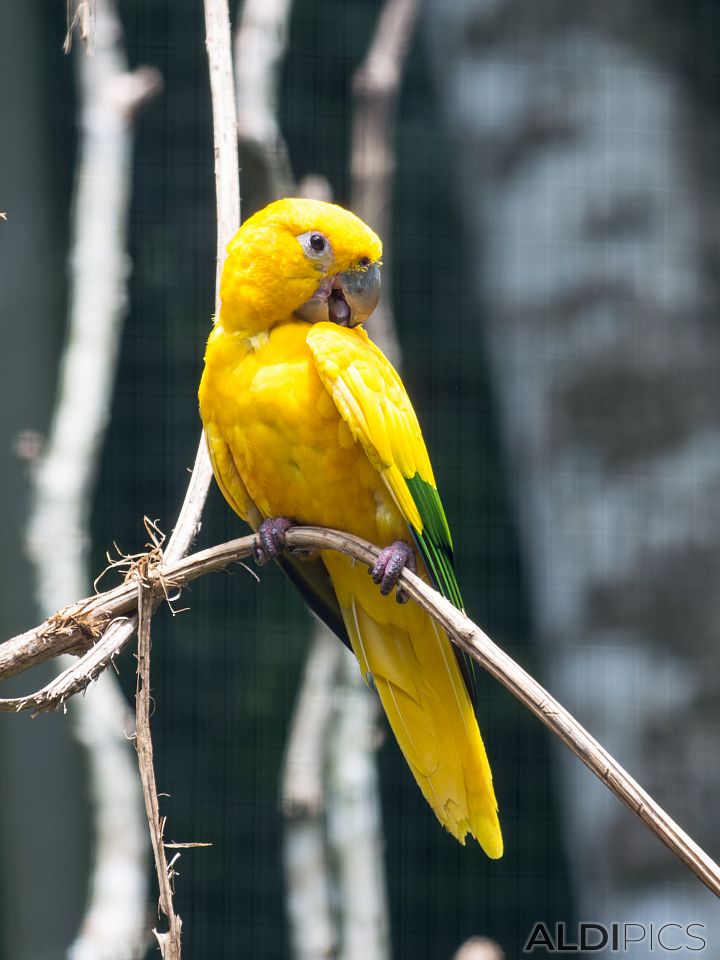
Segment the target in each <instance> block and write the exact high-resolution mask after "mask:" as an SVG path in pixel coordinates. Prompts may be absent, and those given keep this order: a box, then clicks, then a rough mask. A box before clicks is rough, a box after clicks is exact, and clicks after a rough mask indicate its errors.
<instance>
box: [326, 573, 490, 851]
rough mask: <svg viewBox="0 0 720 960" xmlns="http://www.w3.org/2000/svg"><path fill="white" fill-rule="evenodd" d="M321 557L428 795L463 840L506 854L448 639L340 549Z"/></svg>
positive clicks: (356, 646)
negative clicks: (384, 593) (387, 592)
mask: <svg viewBox="0 0 720 960" xmlns="http://www.w3.org/2000/svg"><path fill="white" fill-rule="evenodd" d="M323 560H324V561H325V564H326V566H327V567H328V570H329V572H330V575H331V577H332V580H333V584H334V586H335V591H336V593H337V596H338V600H339V602H340V607H341V609H342V611H343V618H344V620H345V625H346V627H347V630H348V633H349V635H350V640H351V643H352V646H353V650H354V652H355V655H356V657H357V659H358V662H359V664H360V669H361V670H362V672H363V675H364V676H366V677H367V675H368V674H372V679H373V681H374V684H375V687H376V689H377V691H378V694H379V696H380V700H381V702H382V705H383V708H384V710H385V713H386V714H387V718H388V720H389V722H390V726H391V727H392V730H393V733H394V734H395V737H396V739H397V742H398V744H399V746H400V749H401V750H402V752H403V754H404V756H405V759H406V760H407V762H408V765H409V766H410V769H411V770H412V772H413V776H414V777H415V779H416V780H417V782H418V785H419V787H420V789H421V790H422V792H423V795H424V796H425V799H426V800H427V801H428V803H429V804H430V806H431V807H432V808H433V810H434V811H435V813H436V815H437V817H438V819H439V820H440V822H441V823H442V824H443V826H444V827H445V828H446V829H447V830H449V831H450V833H452V834H453V836H454V837H456V838H457V839H458V840H459V841H460V842H461V843H464V842H465V836H466V834H467V833H470V834H472V835H473V836H474V837H475V838H476V839H477V841H478V843H479V844H480V846H481V847H482V848H483V850H484V851H485V853H486V854H487V855H488V856H489V857H492V858H493V859H497V858H498V857H501V856H502V852H503V842H502V835H501V833H500V825H499V823H498V817H497V803H496V800H495V793H494V791H493V785H492V774H491V772H490V765H489V763H488V759H487V755H486V753H485V748H484V746H483V742H482V738H481V736H480V731H479V729H478V725H477V720H476V719H475V714H474V711H473V708H472V704H471V703H470V698H469V696H468V693H467V690H466V688H465V684H464V681H463V679H462V675H461V673H460V669H459V667H458V664H457V660H456V659H455V656H454V653H453V650H452V645H451V643H450V640H449V639H448V638H447V636H446V635H445V634H444V632H443V631H442V630H440V629H439V628H438V627H437V626H436V624H435V623H434V621H433V620H432V619H431V618H430V617H429V616H428V615H427V614H426V613H425V612H424V611H423V610H421V609H420V608H419V607H417V606H416V605H415V604H412V603H410V604H407V605H405V606H399V605H398V604H397V603H396V602H395V599H394V597H382V596H381V594H380V592H379V590H378V588H377V587H376V586H375V585H374V584H373V582H372V580H371V579H370V578H369V577H368V575H367V572H366V571H365V570H364V568H361V567H354V566H353V565H352V563H351V562H350V561H349V560H348V559H347V558H345V557H342V556H340V555H338V554H325V555H323Z"/></svg>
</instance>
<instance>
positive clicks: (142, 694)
mask: <svg viewBox="0 0 720 960" xmlns="http://www.w3.org/2000/svg"><path fill="white" fill-rule="evenodd" d="M146 570H147V565H145V567H144V568H143V569H142V570H141V571H140V579H139V580H138V583H137V605H138V664H137V687H136V693H135V718H136V720H135V722H136V728H135V747H136V749H137V755H138V767H139V768H140V779H141V780H142V786H143V797H144V799H145V811H146V813H147V819H148V826H149V827H150V840H151V843H152V848H153V854H154V858H155V870H156V873H157V878H158V887H159V889H160V910H161V911H162V912H163V913H164V914H165V916H166V917H167V921H168V927H169V929H168V931H167V933H160V932H158V931H157V930H153V933H154V934H155V937H156V938H157V942H158V944H159V946H160V953H161V954H162V957H163V960H180V957H181V953H182V920H181V919H180V917H179V916H178V914H176V913H175V905H174V903H173V890H172V878H173V876H174V872H173V869H172V867H171V866H168V862H167V856H166V855H165V841H164V838H163V827H164V824H165V821H164V819H161V818H160V804H159V801H158V794H157V785H156V783H155V765H154V762H153V744H152V736H151V733H150V703H151V695H150V648H151V642H150V624H151V621H152V615H153V609H154V605H153V602H152V590H153V588H152V586H151V585H150V584H149V583H148V582H147V581H146V580H145V578H144V573H145V572H146Z"/></svg>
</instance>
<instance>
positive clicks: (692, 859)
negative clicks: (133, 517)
mask: <svg viewBox="0 0 720 960" xmlns="http://www.w3.org/2000/svg"><path fill="white" fill-rule="evenodd" d="M256 543H257V538H256V537H255V536H254V535H253V536H249V537H242V538H241V539H239V540H233V541H230V542H228V543H223V544H220V545H219V546H217V547H211V548H210V549H209V550H203V551H200V552H199V553H197V554H194V555H193V556H190V557H185V558H184V559H183V560H180V561H178V562H176V563H174V564H168V565H166V566H165V565H160V566H158V567H157V568H155V569H154V570H153V569H149V570H148V573H147V579H148V580H149V581H150V582H152V581H153V579H156V580H157V583H158V585H160V584H161V583H162V582H163V581H164V582H166V583H168V582H170V583H173V584H174V585H176V586H177V587H181V586H183V585H184V584H186V583H189V582H190V581H191V580H194V579H196V578H197V577H199V576H202V574H203V573H208V572H210V571H211V570H220V569H223V568H224V567H226V566H228V564H230V563H233V562H237V561H240V560H243V559H245V558H246V557H249V556H250V555H251V554H252V552H253V548H254V546H255V545H256ZM287 546H288V549H291V550H298V551H300V552H301V553H302V552H307V551H310V552H313V551H317V550H337V551H339V552H340V553H344V554H346V555H347V556H348V557H351V558H352V559H353V560H355V561H357V562H358V563H361V564H364V565H365V566H367V567H370V566H372V564H373V563H374V562H375V560H376V558H377V556H378V553H379V550H378V548H377V547H374V546H373V545H372V544H370V543H367V542H366V541H364V540H361V539H359V538H358V537H353V536H351V535H350V534H348V533H341V532H340V531H338V530H326V529H324V528H321V527H293V528H291V529H290V530H289V531H288V533H287ZM400 582H401V583H402V584H403V586H404V587H405V588H406V591H407V593H408V594H409V596H411V597H412V598H413V600H415V601H416V602H417V603H418V604H419V605H420V606H421V607H422V608H423V609H424V610H425V611H426V612H427V613H428V614H430V616H431V617H432V618H433V619H434V620H435V621H436V622H437V623H438V624H440V626H441V627H443V629H444V630H445V631H446V632H447V633H448V635H449V637H450V639H451V640H452V641H453V642H454V643H456V644H457V645H458V646H460V647H462V649H463V650H466V651H467V652H468V653H469V654H470V656H471V657H472V658H473V659H474V660H477V662H478V663H479V664H480V665H481V666H483V667H485V669H486V670H487V671H488V672H489V673H491V674H492V676H493V677H495V678H496V679H497V680H499V681H500V683H502V685H503V686H504V687H506V688H507V689H508V690H509V691H510V692H511V693H512V694H513V696H515V697H517V699H518V700H520V702H521V703H523V704H524V705H525V706H526V707H527V708H528V710H530V711H531V713H533V714H534V715H535V716H536V717H537V718H538V719H539V720H540V721H541V722H542V723H544V724H545V726H546V727H547V728H548V729H549V730H550V731H551V732H552V733H553V734H555V736H556V737H558V738H559V739H560V740H562V742H563V743H564V744H565V745H566V746H567V747H569V749H570V750H571V751H572V752H573V753H574V754H575V756H576V757H578V758H579V759H580V760H582V762H583V763H584V764H585V765H586V766H587V767H588V769H590V770H591V771H592V772H593V773H594V774H595V776H596V777H598V779H600V780H601V781H602V782H603V783H604V784H605V786H606V787H608V789H609V790H611V791H612V792H613V793H614V794H615V796H616V797H618V798H619V799H620V800H622V802H623V803H624V804H625V805H626V806H627V807H628V808H629V809H630V810H631V811H632V812H633V813H634V814H635V815H636V816H637V817H639V818H640V820H642V822H643V823H644V824H645V825H646V826H647V827H648V828H649V829H650V830H651V831H652V832H653V833H654V834H655V835H656V836H657V837H659V838H660V840H662V842H663V843H664V844H665V845H666V846H667V847H668V849H669V850H671V851H672V853H674V854H675V856H676V857H678V859H680V860H681V861H682V862H683V863H684V864H685V865H686V866H687V867H688V868H689V869H690V870H691V871H692V872H693V873H694V874H695V875H696V876H697V877H698V878H699V879H700V880H702V882H703V883H704V884H705V885H706V886H707V887H708V889H710V890H711V891H712V892H713V893H714V894H715V895H716V896H718V897H720V867H718V865H717V864H716V863H715V862H714V861H713V860H712V859H711V858H710V857H709V856H708V855H707V854H706V853H705V851H704V850H702V849H701V848H700V847H699V846H698V845H697V844H696V843H695V841H694V840H692V839H691V838H690V837H689V836H688V835H687V834H686V833H685V832H684V831H683V830H682V829H681V828H680V827H679V826H678V825H677V824H676V823H675V822H674V821H673V820H672V818H671V817H669V816H668V814H667V813H666V812H665V811H664V810H663V809H662V807H660V806H659V804H657V803H656V802H655V801H654V800H653V799H652V797H651V796H649V794H647V793H646V792H645V791H644V790H643V789H642V787H640V786H639V785H638V784H637V783H636V782H635V781H634V780H633V779H632V777H631V776H630V775H629V774H628V773H627V772H626V771H625V770H624V769H623V768H622V767H621V766H620V764H619V763H618V762H617V761H616V760H615V759H614V758H613V757H611V756H610V754H609V753H608V752H607V751H606V750H605V749H604V748H603V747H602V746H600V744H599V743H598V742H597V740H595V739H594V737H592V736H591V735H590V734H589V733H588V732H587V730H585V729H584V728H583V727H582V726H581V724H580V723H578V721H577V720H576V719H575V718H574V717H573V716H572V715H571V714H570V713H569V712H568V711H567V710H566V709H565V708H564V707H563V706H562V705H561V704H560V703H558V702H557V700H555V699H554V698H553V697H552V696H551V695H550V694H549V693H548V691H547V690H545V689H544V688H543V687H542V686H541V685H540V684H539V683H538V682H537V681H536V680H535V679H534V678H533V677H531V676H530V675H529V674H528V673H526V672H525V670H523V669H522V667H521V666H520V665H519V664H517V663H515V661H514V660H513V659H512V658H511V657H509V656H508V655H507V654H506V653H504V651H502V650H501V649H500V648H499V647H498V646H496V645H495V644H494V643H493V642H492V640H491V639H490V638H489V637H488V636H487V634H485V633H484V632H483V631H482V630H481V629H480V627H478V626H477V624H475V623H473V622H472V621H471V620H469V619H468V618H467V617H466V616H464V615H463V614H462V613H461V612H460V611H459V610H456V609H455V607H453V606H452V604H450V603H448V601H447V600H445V599H444V598H443V597H441V596H440V594H439V593H437V591H435V590H433V589H432V587H430V586H428V585H427V584H426V583H424V582H423V581H422V580H421V579H420V578H419V577H417V576H415V574H413V573H410V572H409V571H405V572H404V573H403V575H402V577H401V581H400ZM124 589H127V588H119V591H112V593H113V595H114V597H115V602H116V603H117V602H118V597H119V596H120V595H122V596H123V597H124V593H123V591H124ZM130 589H131V590H134V589H135V588H134V586H133V587H131V588H130ZM94 599H95V600H98V599H100V598H94ZM90 602H91V601H87V603H88V604H89V603H90ZM112 630H113V625H112V624H111V626H110V628H109V629H108V631H107V632H106V633H105V635H104V636H103V639H102V640H101V641H100V643H98V644H97V646H96V647H94V648H93V649H92V650H90V651H89V653H87V654H85V656H84V657H83V658H82V659H81V660H80V661H79V663H78V664H77V666H76V670H75V673H74V674H73V675H72V676H71V677H67V676H66V675H67V674H68V673H70V671H66V672H65V674H63V675H61V677H58V678H57V679H56V680H55V681H53V683H51V684H49V685H48V686H47V687H44V688H43V689H42V690H40V691H38V692H37V693H35V694H32V695H31V696H29V697H25V698H17V699H10V700H0V711H15V710H26V709H33V708H34V709H42V710H47V709H49V708H51V707H53V706H58V705H59V704H60V703H62V702H63V701H64V700H65V699H67V697H68V696H71V695H72V693H76V692H78V691H79V690H82V689H84V688H85V687H86V686H87V685H88V683H89V682H90V680H91V678H92V677H93V676H95V675H96V674H97V672H98V671H99V670H101V669H103V668H104V666H106V665H107V663H108V662H109V660H110V657H111V656H112V655H113V653H114V651H115V646H114V644H113V643H112V642H111V643H110V649H109V651H108V648H107V642H108V636H109V635H110V634H112ZM48 643H52V637H51V635H50V634H49V635H48ZM103 645H106V646H103ZM96 651H100V652H99V653H98V654H96V655H95V656H93V654H95V653H96ZM103 657H105V658H106V659H103ZM63 677H66V680H65V681H63V682H61V681H62V678H63Z"/></svg>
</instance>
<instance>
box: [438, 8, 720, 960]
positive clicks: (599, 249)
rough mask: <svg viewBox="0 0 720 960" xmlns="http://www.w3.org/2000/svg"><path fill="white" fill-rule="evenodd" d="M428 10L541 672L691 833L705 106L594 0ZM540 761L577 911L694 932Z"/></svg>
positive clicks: (699, 773) (708, 580)
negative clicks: (556, 791)
mask: <svg viewBox="0 0 720 960" xmlns="http://www.w3.org/2000/svg"><path fill="white" fill-rule="evenodd" d="M639 8H640V10H642V9H643V5H642V4H640V5H639ZM428 11H429V31H428V37H429V42H430V45H431V48H432V53H433V58H434V63H435V67H436V77H437V83H438V87H439V89H440V91H441V94H442V99H443V105H444V111H445V114H446V117H447V119H448V122H449V125H450V129H451V132H452V134H453V136H454V139H455V145H456V148H457V150H456V154H457V164H458V170H459V173H460V179H461V191H462V198H463V207H464V211H465V213H466V226H467V239H468V243H469V253H470V261H471V264H472V265H473V267H472V269H471V270H470V271H469V278H475V283H476V293H477V296H478V302H479V303H480V302H482V304H483V305H484V306H485V308H486V321H487V342H488V346H489V350H490V356H491V361H492V372H493V377H494V384H495V390H496V394H497V397H498V400H499V403H500V406H501V412H502V417H503V427H504V440H505V445H506V449H507V454H508V457H509V462H510V465H511V469H512V474H513V478H514V483H515V487H516V502H517V509H518V516H519V520H520V529H521V534H522V540H523V544H524V549H525V553H526V557H527V562H528V569H529V574H530V587H531V591H532V604H533V609H534V615H535V620H536V623H537V627H538V632H539V635H540V638H541V640H542V641H543V643H544V656H545V669H546V674H547V676H548V677H550V678H551V682H550V685H551V687H552V689H553V691H554V692H555V693H556V694H557V696H558V698H559V699H560V700H562V701H563V702H564V703H565V704H566V705H567V706H568V707H569V708H570V709H571V710H573V711H574V712H576V713H577V714H578V715H579V716H580V717H581V719H583V720H585V721H586V722H587V723H588V725H589V726H590V728H591V729H592V730H593V731H594V732H595V733H596V735H597V736H598V737H599V739H600V740H601V741H602V742H604V743H605V744H606V745H607V747H608V749H609V750H610V751H611V752H613V753H615V754H616V755H617V756H618V757H619V758H620V759H621V761H623V762H624V763H626V764H627V766H628V767H629V769H630V770H632V771H633V773H634V774H635V775H636V776H637V778H638V779H639V780H640V781H641V782H643V783H644V784H645V785H646V786H647V787H648V788H649V790H650V792H651V793H654V794H655V795H656V796H657V798H658V799H659V800H660V802H665V803H666V804H667V805H668V807H669V808H670V810H671V812H672V813H674V814H676V815H677V816H678V819H679V820H680V821H681V822H683V823H684V824H685V825H686V826H687V827H688V829H689V831H690V832H691V833H692V834H694V835H695V836H696V837H697V839H698V841H699V842H700V843H701V844H703V843H705V844H707V845H708V846H709V847H710V849H711V850H712V848H713V846H714V847H715V849H717V843H716V839H717V838H716V831H715V830H714V827H713V826H712V825H711V823H710V820H709V818H708V806H707V802H706V798H707V797H709V796H714V795H716V794H717V792H718V789H720V769H719V768H718V766H717V764H714V763H712V762H711V761H710V759H709V758H711V757H713V756H715V755H716V754H717V752H718V748H719V747H720V733H718V730H720V727H719V726H718V720H719V719H720V716H719V714H718V710H717V703H718V700H717V696H716V686H717V684H716V680H715V678H716V677H717V672H718V651H719V650H720V648H719V647H718V644H717V642H716V635H717V622H718V614H719V613H720V610H719V609H718V603H717V596H718V594H717V587H716V584H717V576H718V573H719V572H720V547H719V546H718V545H719V544H720V509H718V497H717V491H718V489H719V488H720V420H719V419H718V407H717V397H718V390H717V383H718V369H719V368H720V346H719V342H718V338H717V336H716V335H715V332H714V328H713V325H712V322H711V320H710V318H711V317H712V316H713V315H714V314H716V313H717V309H718V303H717V300H718V297H717V292H716V286H715V284H714V280H713V278H712V277H711V276H710V274H709V272H708V271H707V269H706V267H705V264H706V263H708V262H711V258H716V257H717V244H718V240H717V230H716V227H715V226H714V225H715V224H716V223H717V212H716V207H717V205H718V199H719V196H720V195H719V192H718V186H717V182H716V181H717V178H716V175H715V172H712V171H709V170H708V169H707V168H706V167H703V166H702V165H701V163H700V162H699V158H700V156H701V150H702V137H703V135H704V131H705V130H706V129H708V125H709V124H715V121H714V118H712V117H711V116H709V115H707V116H706V115H703V112H702V109H701V108H699V107H698V106H697V104H695V105H694V106H690V105H689V100H688V96H687V91H686V88H685V87H684V86H683V85H682V82H681V79H680V76H679V74H678V73H675V72H674V71H673V69H672V63H671V62H670V61H668V60H667V59H663V58H658V59H656V56H655V54H656V51H654V50H653V48H652V46H651V45H648V43H647V39H646V36H645V31H644V30H643V31H638V30H637V28H636V29H635V32H633V30H632V27H631V26H629V25H628V22H626V20H625V19H624V18H623V10H622V5H620V4H615V3H608V4H607V5H604V6H603V7H602V8H599V7H591V6H590V5H587V6H585V5H583V6H582V7H581V6H580V5H577V4H572V3H567V2H557V3H554V4H550V5H546V4H543V5H539V6H538V7H535V6H534V5H531V4H522V3H520V2H515V0H507V2H505V0H494V2H489V0H486V2H483V3H477V2H471V0H452V2H448V3H445V4H442V5H438V6H428ZM650 16H651V15H650V14H649V13H648V14H647V17H648V18H649V17H650ZM633 23H643V24H645V21H643V19H642V16H639V17H636V19H635V20H634V21H633ZM647 23H648V24H649V23H651V21H650V20H648V21H647ZM509 24H512V29H508V25H509ZM653 28H654V30H656V31H659V30H661V29H662V24H660V25H658V24H653ZM711 224H712V225H713V226H710V225H711ZM522 762H523V758H522V757H518V758H517V763H518V764H522ZM559 772H560V773H561V776H562V782H563V787H564V789H563V822H564V825H565V830H566V840H567V849H568V852H569V855H570V857H571V861H572V866H573V873H574V880H575V882H574V888H575V890H576V892H577V896H578V905H577V909H578V915H579V916H581V917H582V918H584V919H592V920H597V921H603V920H605V921H608V920H615V921H623V920H642V921H643V922H646V923H649V922H651V921H655V922H658V921H663V920H664V921H672V922H677V923H680V924H683V923H688V922H691V921H695V922H704V923H705V924H706V925H707V927H706V930H707V932H708V934H709V940H710V942H712V940H713V938H715V939H717V937H718V936H719V935H720V925H719V922H718V919H717V917H718V915H717V909H716V905H715V904H714V903H713V901H712V899H711V897H710V895H709V894H708V893H707V892H706V891H704V890H703V889H702V888H701V887H699V886H697V885H695V884H693V883H692V881H691V880H690V879H689V878H687V877H685V876H683V875H682V873H681V872H679V871H678V869H677V868H676V866H675V865H674V864H673V863H672V862H671V861H670V860H669V859H667V858H666V857H665V856H664V855H663V854H662V852H661V851H660V850H659V849H658V848H657V846H656V845H654V844H653V843H652V842H650V841H649V840H648V839H647V838H646V837H645V836H644V835H643V834H640V833H638V832H637V831H636V830H635V829H634V825H633V823H632V820H631V819H630V818H629V817H628V816H627V814H626V813H625V811H624V810H622V809H621V808H620V807H619V806H618V805H617V804H615V803H614V802H613V801H612V799H611V798H610V797H609V796H608V795H607V793H606V792H605V791H602V790H599V789H598V788H597V786H596V784H595V783H594V782H593V780H592V779H591V778H590V777H588V776H587V774H586V773H585V771H584V770H583V769H582V768H581V767H579V765H577V764H575V763H573V762H567V761H566V760H563V762H562V765H561V769H560V771H559ZM501 802H502V800H501ZM508 839H509V841H510V842H512V838H508ZM675 955H676V956H680V957H682V956H686V955H687V956H691V955H692V954H691V953H688V952H687V951H685V950H683V951H679V952H677V953H676V954H675Z"/></svg>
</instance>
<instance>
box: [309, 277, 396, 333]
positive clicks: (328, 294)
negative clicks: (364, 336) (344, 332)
mask: <svg viewBox="0 0 720 960" xmlns="http://www.w3.org/2000/svg"><path fill="white" fill-rule="evenodd" d="M379 299H380V267H379V266H378V265H377V264H376V263H373V264H372V265H371V266H369V267H367V269H365V270H362V269H357V270H347V271H346V272H345V273H338V274H337V275H336V276H335V277H334V278H327V279H325V280H323V282H322V283H321V285H320V286H319V287H318V289H317V291H316V292H315V295H314V296H313V297H312V298H311V299H310V300H307V301H306V302H305V303H304V304H303V305H302V306H301V307H300V308H299V309H298V310H296V311H295V315H296V316H297V317H299V318H300V319H301V320H305V321H306V322H307V323H319V322H320V321H321V320H330V321H331V322H332V323H337V324H338V326H341V327H356V326H357V325H358V324H360V323H364V322H365V321H366V320H367V318H368V317H369V316H370V314H371V313H372V312H373V310H374V309H375V307H376V306H377V304H378V300H379Z"/></svg>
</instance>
